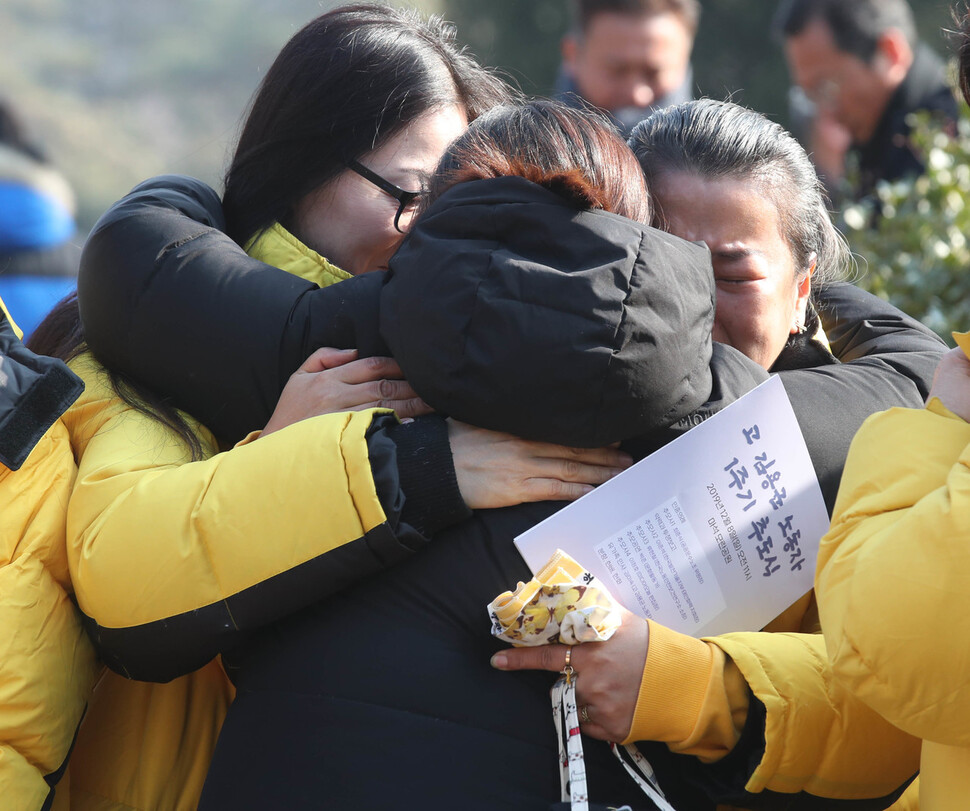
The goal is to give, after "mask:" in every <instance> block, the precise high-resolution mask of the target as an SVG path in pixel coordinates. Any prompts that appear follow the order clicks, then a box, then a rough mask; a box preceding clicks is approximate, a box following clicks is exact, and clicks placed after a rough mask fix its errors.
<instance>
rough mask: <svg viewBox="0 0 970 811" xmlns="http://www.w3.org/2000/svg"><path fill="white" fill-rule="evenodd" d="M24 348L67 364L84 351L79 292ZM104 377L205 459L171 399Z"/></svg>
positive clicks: (126, 400) (118, 376)
mask: <svg viewBox="0 0 970 811" xmlns="http://www.w3.org/2000/svg"><path fill="white" fill-rule="evenodd" d="M25 346H26V347H27V348H28V349H29V350H30V351H31V352H36V353H37V354H38V355H49V356H50V357H52V358H59V359H60V360H62V361H64V362H65V363H67V362H68V361H70V360H73V359H74V358H76V357H77V356H78V355H80V354H81V353H82V352H84V350H85V349H86V347H85V345H84V330H83V328H82V327H81V314H80V312H79V310H78V303H77V291H75V292H73V293H68V295H66V296H65V297H64V298H63V299H61V300H60V301H59V302H58V303H57V304H56V305H55V306H54V308H53V309H52V310H51V311H50V312H49V313H48V314H47V316H46V317H45V318H44V320H43V321H41V322H40V324H38V325H37V328H36V329H35V330H34V331H33V332H32V333H31V334H30V337H29V338H28V339H27V341H26V342H25ZM105 374H106V375H107V376H108V382H109V383H110V384H111V388H112V389H113V390H114V392H115V394H117V395H118V397H119V398H120V399H121V400H122V401H123V402H124V403H126V404H127V405H129V406H130V407H131V408H134V409H135V410H136V411H140V412H142V413H143V414H147V415H148V416H150V417H152V418H153V419H155V420H157V421H158V422H160V423H162V424H163V425H165V426H167V427H168V428H170V429H171V430H172V431H173V432H174V433H175V434H176V436H178V437H179V438H180V439H181V440H182V441H183V442H184V443H185V446H186V447H187V448H188V449H189V453H190V455H191V457H190V458H191V460H192V461H193V462H195V461H198V460H200V459H202V458H203V453H202V442H201V441H200V440H199V437H198V436H197V435H196V434H195V432H194V431H193V430H192V429H191V428H190V427H189V424H188V423H187V422H186V421H185V418H184V417H183V416H182V415H181V413H179V411H178V410H177V409H176V408H175V406H173V405H172V404H171V403H170V402H169V400H168V398H166V397H163V396H160V395H158V394H156V393H155V392H154V391H152V390H151V389H149V388H148V387H147V386H143V385H142V384H140V383H136V382H134V381H133V380H131V379H129V378H128V377H126V376H125V375H123V374H120V373H119V372H115V371H112V370H111V369H105Z"/></svg>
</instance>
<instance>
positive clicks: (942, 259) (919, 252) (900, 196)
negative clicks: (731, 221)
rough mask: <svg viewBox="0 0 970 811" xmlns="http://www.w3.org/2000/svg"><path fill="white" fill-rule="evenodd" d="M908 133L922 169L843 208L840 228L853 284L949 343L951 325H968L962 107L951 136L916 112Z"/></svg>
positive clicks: (966, 151)
mask: <svg viewBox="0 0 970 811" xmlns="http://www.w3.org/2000/svg"><path fill="white" fill-rule="evenodd" d="M913 141H914V143H915V144H916V145H917V147H918V148H919V150H920V152H921V153H922V154H923V155H925V156H926V165H927V171H926V174H925V175H924V176H923V177H920V178H917V179H915V180H902V181H899V182H896V183H882V184H880V185H879V187H878V188H877V197H876V199H875V200H873V201H869V202H866V203H862V204H858V205H850V206H848V207H847V208H846V209H845V210H844V211H843V212H842V221H843V224H842V231H843V233H844V234H845V236H846V239H847V240H848V242H849V246H850V247H851V248H852V250H853V252H854V253H855V254H856V256H857V259H858V262H859V269H860V277H859V279H858V282H857V283H858V284H859V286H860V287H864V288H866V289H867V290H869V291H871V292H873V293H875V294H876V295H879V296H881V297H883V298H885V299H888V300H890V301H892V302H893V303H894V304H895V305H896V306H897V307H900V308H901V309H902V310H904V311H906V312H908V313H910V314H911V315H913V316H915V317H916V318H918V319H920V320H921V321H922V322H923V323H924V324H926V325H927V326H928V327H930V328H931V329H933V330H935V331H936V332H937V333H938V334H939V335H940V336H941V337H943V338H944V339H945V340H946V341H947V342H948V343H949V344H950V345H951V346H953V340H952V338H951V337H950V333H951V332H953V331H954V330H958V331H961V332H962V331H965V330H967V329H970V295H968V293H970V289H968V288H970V285H968V278H970V277H968V271H970V242H968V241H967V237H966V235H967V234H970V117H968V116H967V114H966V108H964V115H963V118H962V119H961V120H960V122H959V124H958V132H957V136H956V137H955V138H950V137H948V136H947V135H945V134H943V133H942V132H940V131H939V128H938V127H937V126H934V125H933V124H932V123H931V122H930V120H929V118H928V117H926V116H922V117H916V118H915V128H914V131H913ZM873 220H875V222H876V225H875V227H872V223H873Z"/></svg>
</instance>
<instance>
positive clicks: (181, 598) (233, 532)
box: [65, 356, 465, 681]
mask: <svg viewBox="0 0 970 811" xmlns="http://www.w3.org/2000/svg"><path fill="white" fill-rule="evenodd" d="M73 366H74V368H75V369H76V370H77V371H78V372H79V373H80V374H81V376H82V378H83V379H84V380H85V382H86V384H87V388H86V391H85V393H84V394H83V395H82V397H81V399H80V400H79V401H78V403H77V404H76V405H75V406H74V407H73V408H72V409H71V410H70V411H69V412H68V414H67V415H66V417H65V420H66V423H67V424H68V427H69V429H70V431H71V434H72V438H73V441H74V444H75V447H76V448H77V451H78V453H79V455H80V463H79V469H78V479H77V483H76V485H75V487H74V491H73V494H72V496H71V502H70V505H69V509H68V550H69V562H70V566H71V575H72V579H73V582H74V586H75V589H76V593H77V598H78V603H79V605H80V607H81V610H82V611H83V612H84V614H85V615H86V616H87V617H89V618H90V630H91V631H92V633H93V636H94V638H95V640H96V642H97V643H98V644H99V647H100V649H101V651H102V654H103V655H104V657H105V659H106V661H107V663H108V664H109V665H111V666H112V667H113V668H114V669H117V670H118V671H119V672H122V673H124V674H126V675H129V676H132V677H135V678H142V679H151V680H158V681H164V680H167V679H170V678H173V677H174V676H177V675H180V674H181V673H185V672H188V671H190V670H193V669H194V668H196V667H199V666H201V665H202V664H204V663H205V662H206V661H208V660H209V659H211V658H212V657H213V656H215V655H216V654H217V653H219V652H220V651H221V650H224V649H225V647H226V646H227V645H229V644H232V642H234V641H235V640H236V639H237V638H238V636H239V634H240V633H241V632H244V631H246V630H248V629H250V628H254V627H258V626H260V625H263V624H266V623H268V622H272V621H273V620H275V619H277V618H279V617H281V616H284V615H285V614H287V613H290V612H292V611H295V610H298V609H299V608H302V607H304V606H306V605H309V604H311V603H313V602H315V601H316V600H319V599H320V598H322V597H324V596H326V595H327V594H329V593H332V592H333V591H335V590H337V589H339V588H341V587H343V586H345V585H347V584H348V583H350V582H354V581H356V580H358V579H360V578H363V577H366V576H367V575H368V574H370V573H372V572H375V571H377V570H379V569H382V568H384V567H386V566H388V565H392V564H393V563H395V562H396V561H398V560H400V559H402V558H404V557H406V556H408V555H410V554H411V553H412V552H413V551H414V550H415V549H416V548H418V547H420V546H421V545H423V544H424V543H425V542H426V539H425V536H424V535H423V534H421V533H419V532H418V531H417V530H416V529H415V528H414V527H413V526H410V525H408V524H407V523H406V521H405V520H404V515H403V513H404V502H405V500H404V497H403V493H402V491H401V481H400V475H399V471H398V466H397V453H398V450H397V448H398V446H397V444H395V442H394V441H392V439H391V436H390V434H391V433H392V432H394V431H395V430H397V428H398V425H397V421H396V420H395V419H394V417H393V415H390V414H388V413H381V412H377V411H373V410H371V411H363V412H355V413H344V414H330V415H324V416H320V417H315V418H313V419H309V420H304V421H302V422H299V423H297V424H295V425H292V426H290V427H288V428H286V429H285V430H281V431H278V432H276V433H274V434H272V435H270V436H266V437H262V438H260V439H258V440H256V441H251V442H248V443H245V444H243V445H240V446H238V447H236V448H234V449H233V450H231V451H229V452H226V453H220V454H216V455H214V456H211V458H208V459H205V460H204V461H200V462H189V461H188V459H189V454H188V449H187V448H186V447H185V446H184V443H182V442H181V441H180V440H179V439H178V438H177V437H175V436H174V435H173V434H172V433H171V432H169V431H168V429H166V428H164V427H163V426H161V424H160V423H158V422H156V421H155V420H153V419H151V418H149V417H147V416H146V415H144V414H142V413H141V412H139V411H135V410H134V409H131V408H130V407H128V406H127V405H126V404H124V403H123V402H121V401H120V400H119V399H118V398H117V397H114V396H113V392H112V391H111V390H110V388H109V387H108V386H107V384H106V383H105V381H104V380H103V373H102V372H101V370H100V368H99V367H98V366H97V364H95V363H94V362H93V360H92V359H90V358H89V357H85V356H82V358H80V359H78V360H77V361H75V362H73ZM193 427H194V429H195V430H196V431H197V432H198V433H199V435H200V437H201V438H202V440H203V445H204V446H205V447H206V450H207V452H208V453H209V454H212V453H214V451H215V447H214V442H213V440H212V437H211V435H209V434H208V432H206V431H205V429H203V428H201V427H200V426H198V425H197V424H193ZM409 427H410V426H401V428H409ZM443 437H444V443H445V444H446V445H447V434H446V433H445V434H443ZM451 475H452V477H453V476H454V474H453V473H452V474H451ZM429 476H430V473H429ZM454 490H455V491H457V488H456V487H455V488H454ZM439 495H440V494H439ZM411 500H412V501H413V502H414V503H415V504H416V503H417V502H418V501H419V499H417V498H416V497H415V498H413V499H411ZM459 504H461V502H460V498H459ZM412 507H413V505H412ZM461 509H462V510H464V509H465V508H464V505H463V504H461ZM434 512H435V511H427V510H426V511H423V514H424V515H428V516H431V515H432V514H433V513H434ZM434 517H440V516H437V515H434ZM430 529H434V527H430Z"/></svg>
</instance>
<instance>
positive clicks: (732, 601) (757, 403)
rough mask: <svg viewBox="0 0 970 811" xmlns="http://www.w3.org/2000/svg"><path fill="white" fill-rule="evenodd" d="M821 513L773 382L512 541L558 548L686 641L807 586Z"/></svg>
mask: <svg viewBox="0 0 970 811" xmlns="http://www.w3.org/2000/svg"><path fill="white" fill-rule="evenodd" d="M828 524H829V519H828V514H827V512H826V510H825V503H824V501H823V499H822V493H821V490H820V489H819V486H818V480H817V478H816V476H815V470H814V467H813V466H812V462H811V459H810V458H809V455H808V450H807V448H806V447H805V442H804V439H803V438H802V435H801V431H800V429H799V427H798V422H797V420H796V419H795V415H794V412H793V411H792V408H791V404H790V402H789V401H788V396H787V394H786V393H785V389H784V387H783V385H782V383H781V381H780V380H779V379H778V378H777V377H772V378H770V379H769V380H767V381H766V382H765V383H763V384H761V385H760V386H758V387H757V388H756V389H754V390H753V391H751V392H749V393H748V394H746V395H745V396H744V397H742V398H740V399H739V400H737V401H736V402H735V403H732V404H731V405H730V406H728V407H727V408H725V409H724V410H723V411H721V412H720V413H718V414H716V415H714V416H713V417H711V418H710V419H708V420H707V421H706V422H704V423H702V424H700V425H698V426H697V427H695V428H693V429H691V430H690V431H688V432H687V433H686V434H684V435H683V436H681V437H679V438H678V439H676V440H674V441H673V442H671V443H670V444H669V445H666V446H665V447H663V448H661V449H660V450H658V451H657V452H655V453H653V454H651V455H650V456H649V457H647V458H646V459H643V460H642V461H640V462H638V463H637V464H636V465H634V466H633V467H631V468H630V469H628V470H626V471H624V472H623V473H621V474H620V475H619V476H617V477H616V478H614V479H612V480H611V481H609V482H607V483H606V484H603V485H601V486H600V487H598V488H597V489H596V490H595V491H594V492H592V493H590V494H589V495H586V496H584V497H583V498H581V499H579V500H578V501H576V502H574V503H572V504H570V505H569V506H567V507H565V508H563V509H562V510H560V511H559V512H558V513H556V514H555V515H553V516H551V517H550V518H548V519H546V520H545V521H543V522H542V523H540V524H538V525H536V526H535V527H533V528H532V529H530V530H529V531H527V532H525V533H523V534H522V535H520V536H518V537H517V538H516V539H515V543H516V546H517V547H518V549H519V552H520V553H521V554H522V556H523V557H524V558H525V560H526V562H527V563H528V565H529V567H530V569H532V571H533V572H539V571H540V570H541V569H542V567H543V566H544V565H545V564H546V563H547V561H549V559H550V558H551V557H552V556H553V554H554V553H555V552H556V550H557V549H562V550H564V551H565V552H566V553H568V554H569V555H570V556H571V557H572V558H574V559H575V560H576V561H578V562H579V563H580V564H581V565H582V566H583V567H584V568H586V569H588V570H589V571H590V572H592V573H593V574H594V575H596V577H598V578H599V579H600V580H601V581H602V582H603V583H604V584H605V585H607V586H608V587H609V589H610V591H611V592H612V594H613V596H614V597H615V598H616V599H617V600H618V601H619V602H620V603H622V604H623V605H625V606H626V607H627V608H628V609H629V610H630V611H632V612H633V613H635V614H638V615H639V616H641V617H648V618H650V619H653V620H655V621H656V622H659V623H661V624H663V625H666V626H667V627H669V628H671V629H673V630H675V631H679V632H680V633H684V634H689V635H691V636H708V635H713V634H719V633H726V632H729V631H745V630H758V629H760V628H762V627H764V626H765V625H766V624H767V623H768V622H769V621H770V620H772V619H773V618H774V617H775V616H777V615H778V614H779V613H781V611H783V610H784V609H785V608H787V607H788V606H789V605H791V604H792V603H793V602H795V600H797V599H798V598H799V597H801V596H802V595H803V594H805V593H806V592H807V591H809V590H810V589H811V588H812V582H813V578H814V574H815V560H816V556H817V552H818V544H819V540H820V539H821V537H822V535H823V534H824V532H825V531H826V529H828Z"/></svg>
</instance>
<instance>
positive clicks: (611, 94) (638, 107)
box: [557, 0, 700, 132]
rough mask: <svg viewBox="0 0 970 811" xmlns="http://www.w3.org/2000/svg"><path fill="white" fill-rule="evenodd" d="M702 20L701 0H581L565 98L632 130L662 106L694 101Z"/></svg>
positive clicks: (567, 46) (565, 52)
mask: <svg viewBox="0 0 970 811" xmlns="http://www.w3.org/2000/svg"><path fill="white" fill-rule="evenodd" d="M699 18H700V3H699V2H698V0H575V2H574V19H573V27H572V29H571V30H570V32H569V33H568V34H567V35H566V36H565V37H564V38H563V41H562V60H563V63H562V71H561V74H560V77H559V81H558V83H557V85H558V86H557V91H558V95H559V97H560V98H564V99H565V100H566V101H567V102H569V101H570V100H572V101H576V97H577V96H579V97H581V98H582V99H585V100H586V101H587V102H589V103H590V104H592V105H593V106H594V107H598V108H600V109H602V110H605V111H607V112H609V113H610V114H611V115H612V116H613V117H614V119H615V120H616V122H617V123H618V124H619V126H620V128H621V129H622V130H624V131H625V132H628V131H629V130H631V129H632V128H633V127H634V126H635V125H636V124H637V123H639V122H640V121H641V120H642V119H644V118H646V117H647V116H648V115H649V114H650V113H651V111H652V110H654V109H656V108H658V107H665V106H667V105H670V104H679V103H680V102H683V101H689V100H690V99H691V98H692V96H693V93H692V73H691V66H690V54H691V49H692V47H693V45H694V35H695V34H696V33H697V24H698V20H699Z"/></svg>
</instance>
